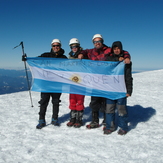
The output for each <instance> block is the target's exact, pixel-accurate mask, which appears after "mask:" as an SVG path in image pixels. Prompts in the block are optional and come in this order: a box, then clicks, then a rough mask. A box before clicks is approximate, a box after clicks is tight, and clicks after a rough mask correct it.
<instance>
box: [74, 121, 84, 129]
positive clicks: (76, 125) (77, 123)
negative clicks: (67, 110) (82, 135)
mask: <svg viewBox="0 0 163 163" xmlns="http://www.w3.org/2000/svg"><path fill="white" fill-rule="evenodd" d="M82 125H83V122H82V121H76V123H75V124H74V127H75V128H79V127H81V126H82Z"/></svg>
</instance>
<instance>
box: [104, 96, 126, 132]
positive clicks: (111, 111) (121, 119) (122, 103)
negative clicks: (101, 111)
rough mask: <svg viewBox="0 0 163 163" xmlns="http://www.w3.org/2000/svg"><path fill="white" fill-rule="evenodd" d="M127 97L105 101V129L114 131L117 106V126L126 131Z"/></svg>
mask: <svg viewBox="0 0 163 163" xmlns="http://www.w3.org/2000/svg"><path fill="white" fill-rule="evenodd" d="M126 103H127V97H124V98H120V99H117V100H111V99H107V100H106V129H109V130H111V131H114V130H115V129H116V127H115V110H116V106H117V111H118V126H119V127H120V128H121V129H122V130H125V131H127V130H128V125H127V123H128V113H127V106H126Z"/></svg>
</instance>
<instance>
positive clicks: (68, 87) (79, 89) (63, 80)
mask: <svg viewBox="0 0 163 163" xmlns="http://www.w3.org/2000/svg"><path fill="white" fill-rule="evenodd" d="M27 63H28V65H29V68H30V70H31V73H32V78H33V83H32V87H31V90H32V91H36V92H47V93H48V92H49V93H70V94H82V95H86V96H96V97H105V98H109V99H112V100H115V99H119V98H122V97H125V96H126V85H125V79H124V66H125V65H124V63H123V62H110V61H93V60H86V59H82V60H80V59H61V58H43V57H36V58H27Z"/></svg>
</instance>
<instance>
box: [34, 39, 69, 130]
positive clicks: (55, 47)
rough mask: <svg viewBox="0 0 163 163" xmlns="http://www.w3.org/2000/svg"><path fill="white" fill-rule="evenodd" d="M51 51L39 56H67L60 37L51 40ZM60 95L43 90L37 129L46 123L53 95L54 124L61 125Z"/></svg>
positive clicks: (52, 121)
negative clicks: (47, 111) (59, 116)
mask: <svg viewBox="0 0 163 163" xmlns="http://www.w3.org/2000/svg"><path fill="white" fill-rule="evenodd" d="M51 47H52V48H51V51H50V52H46V53H43V54H41V56H39V57H48V58H67V57H66V56H65V55H63V54H64V50H63V49H62V48H61V41H60V40H59V39H54V40H52V42H51ZM60 96H61V93H46V92H41V100H40V101H39V104H40V112H39V124H38V125H37V126H36V128H37V129H41V128H42V127H44V126H45V125H46V121H45V115H46V110H47V106H48V103H49V100H50V97H52V104H53V108H52V109H53V114H52V120H51V124H52V125H55V126H57V125H59V123H58V113H59V103H60Z"/></svg>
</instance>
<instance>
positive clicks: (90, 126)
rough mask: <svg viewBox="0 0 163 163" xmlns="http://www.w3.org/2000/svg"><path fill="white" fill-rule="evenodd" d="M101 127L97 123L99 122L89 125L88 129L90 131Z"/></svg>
mask: <svg viewBox="0 0 163 163" xmlns="http://www.w3.org/2000/svg"><path fill="white" fill-rule="evenodd" d="M99 126H100V125H99V123H97V122H91V123H90V124H89V125H86V127H87V128H88V129H91V128H98V127H99Z"/></svg>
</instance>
